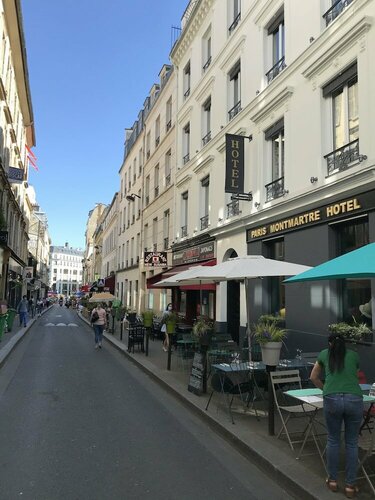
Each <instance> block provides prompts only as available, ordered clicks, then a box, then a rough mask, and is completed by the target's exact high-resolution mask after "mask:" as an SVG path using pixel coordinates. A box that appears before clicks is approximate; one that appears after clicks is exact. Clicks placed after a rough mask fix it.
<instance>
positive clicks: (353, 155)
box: [324, 139, 360, 176]
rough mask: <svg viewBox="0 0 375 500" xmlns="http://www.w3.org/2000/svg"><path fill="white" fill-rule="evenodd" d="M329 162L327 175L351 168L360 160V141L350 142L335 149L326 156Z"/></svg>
mask: <svg viewBox="0 0 375 500" xmlns="http://www.w3.org/2000/svg"><path fill="white" fill-rule="evenodd" d="M324 158H325V159H326V160H327V175H328V176H330V175H332V174H335V173H337V172H342V171H343V170H346V169H347V168H349V165H350V163H351V162H353V161H355V160H358V159H359V158H360V154H359V139H356V140H355V141H352V142H349V143H348V144H346V145H345V146H343V147H341V148H338V149H335V151H332V153H329V154H327V155H325V156H324Z"/></svg>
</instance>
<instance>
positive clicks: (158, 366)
mask: <svg viewBox="0 0 375 500" xmlns="http://www.w3.org/2000/svg"><path fill="white" fill-rule="evenodd" d="M45 312H47V311H43V314H44V313H45ZM78 316H79V317H80V319H82V321H84V322H86V323H87V324H89V321H88V320H87V319H86V318H84V317H83V316H82V315H80V314H78ZM34 323H37V318H34V319H31V320H29V322H28V325H27V327H26V328H22V327H19V325H18V318H15V322H14V325H13V331H12V332H10V333H7V334H5V335H4V336H3V338H2V342H0V367H1V365H2V364H3V363H4V362H5V360H6V358H7V356H8V355H9V354H10V353H11V351H12V350H13V348H14V347H15V346H16V345H17V343H18V342H19V341H20V340H21V339H22V337H23V336H24V335H25V334H26V333H27V332H28V331H29V330H30V329H31V327H32V326H33V325H34ZM104 337H105V339H106V340H107V341H108V342H109V343H110V344H112V345H113V346H114V347H116V348H117V349H118V350H119V351H121V352H122V353H123V354H124V355H125V356H127V358H128V359H129V360H131V361H132V362H133V363H135V364H136V365H137V366H138V367H139V368H140V369H142V370H143V371H144V372H145V373H147V374H148V375H149V376H150V377H151V378H153V380H154V381H156V382H157V383H159V384H160V385H162V386H163V387H164V388H165V389H166V390H167V391H168V392H170V393H171V394H173V395H174V396H175V397H176V398H177V399H178V400H179V401H180V402H181V403H182V404H184V405H185V406H186V407H188V408H189V409H190V410H192V411H194V412H195V413H196V414H197V415H199V416H200V418H202V419H203V420H204V421H205V422H206V423H207V424H208V425H209V427H210V428H211V429H212V430H213V431H215V432H216V433H218V434H219V435H220V436H222V437H223V438H224V439H226V440H227V441H228V442H230V444H231V445H233V446H234V447H235V448H236V449H237V450H238V451H239V452H240V453H241V454H243V455H245V456H247V457H248V458H249V459H250V460H251V461H252V462H253V463H255V464H256V465H257V466H258V467H259V468H260V469H262V470H263V471H265V472H266V473H267V474H268V475H270V476H271V477H272V478H273V479H274V480H275V481H278V482H279V483H280V484H281V485H282V486H284V487H285V488H286V489H288V491H289V492H290V493H291V494H293V495H294V496H295V498H298V499H299V498H311V499H321V500H325V499H331V500H332V493H330V492H329V491H328V490H327V488H326V486H325V484H324V481H325V477H326V473H325V470H324V468H323V465H322V463H321V461H320V458H319V456H318V454H317V453H314V454H311V455H308V456H305V454H304V456H303V457H301V459H300V460H296V458H295V457H296V453H295V452H293V451H292V450H291V449H290V448H289V445H288V444H287V442H286V440H284V439H277V438H276V437H275V436H269V435H268V420H267V415H266V414H265V412H261V411H260V412H259V416H260V419H259V421H258V420H257V419H256V417H255V414H254V412H253V411H247V412H246V413H245V412H244V411H243V407H242V405H240V404H238V406H237V407H235V404H236V403H234V409H233V410H234V411H233V413H234V421H235V424H234V425H233V424H232V423H231V421H230V418H229V414H228V410H227V408H226V407H225V406H223V405H221V404H220V398H219V396H218V394H216V393H215V394H214V396H213V399H212V401H211V404H210V406H209V409H208V411H205V406H206V404H207V400H208V397H209V393H210V385H209V384H208V394H202V395H200V396H197V395H195V394H193V393H191V392H189V391H188V390H187V386H188V380H189V375H190V368H191V361H192V360H182V359H181V358H180V357H179V356H178V355H177V353H175V352H174V353H173V354H172V365H171V371H167V369H166V367H167V353H165V352H163V350H162V344H161V341H160V340H155V341H152V340H150V342H149V356H148V357H146V356H145V354H144V353H142V352H140V351H139V352H138V351H137V350H136V351H135V353H134V354H132V353H128V352H127V338H126V332H125V330H124V336H123V341H122V342H121V341H120V339H119V333H118V332H115V334H114V335H112V334H110V333H105V334H104ZM275 427H276V430H278V429H279V421H278V419H277V418H275ZM310 450H311V451H314V449H313V448H310V449H309V448H308V447H306V450H305V452H307V453H308V452H309V451H310ZM342 484H343V479H342V476H341V477H340V485H342ZM359 486H360V489H361V492H360V495H359V497H360V498H361V499H370V498H373V496H372V495H371V492H370V489H369V487H368V486H367V484H366V483H365V482H364V481H363V480H360V482H359ZM342 490H343V488H341V491H342ZM342 496H343V495H341V494H339V495H338V497H339V498H340V497H342Z"/></svg>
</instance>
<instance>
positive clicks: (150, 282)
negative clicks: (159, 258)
mask: <svg viewBox="0 0 375 500" xmlns="http://www.w3.org/2000/svg"><path fill="white" fill-rule="evenodd" d="M215 264H216V259H211V260H206V261H203V262H192V263H190V264H183V265H181V266H175V267H171V268H170V269H167V270H166V271H164V272H163V273H160V274H158V275H157V276H151V278H148V279H147V288H153V285H155V284H156V283H159V281H161V280H164V279H167V278H170V277H172V276H174V275H175V274H178V273H181V272H182V271H187V270H188V269H190V268H191V267H195V266H214V265H215ZM205 287H211V288H205ZM158 288H161V287H158ZM165 288H170V287H168V286H166V287H165ZM179 288H181V290H216V285H215V284H214V283H206V284H204V285H201V287H200V286H199V285H185V286H181V287H179Z"/></svg>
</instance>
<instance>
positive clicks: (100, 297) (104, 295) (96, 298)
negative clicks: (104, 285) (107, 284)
mask: <svg viewBox="0 0 375 500" xmlns="http://www.w3.org/2000/svg"><path fill="white" fill-rule="evenodd" d="M115 298H116V297H115V296H114V295H112V294H111V293H109V292H100V293H94V294H93V296H92V297H91V298H90V299H89V302H110V301H112V300H115Z"/></svg>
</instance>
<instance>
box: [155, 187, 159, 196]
mask: <svg viewBox="0 0 375 500" xmlns="http://www.w3.org/2000/svg"><path fill="white" fill-rule="evenodd" d="M158 196H159V186H156V187H155V198H157V197H158Z"/></svg>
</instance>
